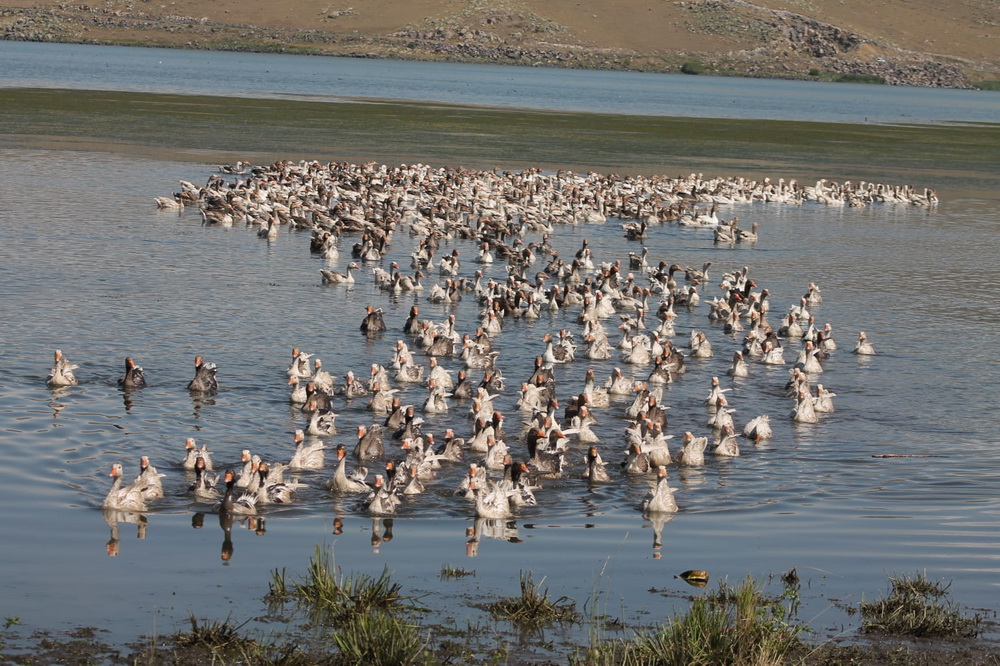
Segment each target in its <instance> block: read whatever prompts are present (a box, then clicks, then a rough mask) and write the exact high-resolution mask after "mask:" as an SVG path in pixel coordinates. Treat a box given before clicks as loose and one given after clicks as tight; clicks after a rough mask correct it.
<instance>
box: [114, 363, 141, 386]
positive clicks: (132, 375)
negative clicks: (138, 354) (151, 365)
mask: <svg viewBox="0 0 1000 666" xmlns="http://www.w3.org/2000/svg"><path fill="white" fill-rule="evenodd" d="M145 385H146V376H145V375H144V374H143V372H142V367H140V366H138V365H136V362H135V361H134V360H132V357H131V356H128V357H126V358H125V374H124V375H122V376H121V377H119V378H118V386H121V387H122V388H126V389H133V388H142V387H144V386H145Z"/></svg>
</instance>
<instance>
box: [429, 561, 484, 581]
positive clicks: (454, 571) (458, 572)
mask: <svg viewBox="0 0 1000 666" xmlns="http://www.w3.org/2000/svg"><path fill="white" fill-rule="evenodd" d="M475 575H476V572H475V571H470V570H469V569H462V568H459V567H453V566H452V565H450V564H442V565H441V571H440V572H439V573H438V577H439V578H442V579H446V580H454V579H456V578H464V577H466V576H475Z"/></svg>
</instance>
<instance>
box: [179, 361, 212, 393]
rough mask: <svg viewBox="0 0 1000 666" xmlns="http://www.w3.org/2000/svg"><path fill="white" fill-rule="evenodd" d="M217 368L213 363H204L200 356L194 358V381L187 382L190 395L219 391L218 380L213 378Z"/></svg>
mask: <svg viewBox="0 0 1000 666" xmlns="http://www.w3.org/2000/svg"><path fill="white" fill-rule="evenodd" d="M216 371H217V368H216V366H215V364H214V363H205V361H204V360H203V359H202V357H201V356H195V357H194V379H192V380H191V381H190V382H188V385H187V390H188V391H190V392H191V393H201V394H205V395H208V394H212V393H216V392H218V390H219V380H218V379H216V378H215V373H216Z"/></svg>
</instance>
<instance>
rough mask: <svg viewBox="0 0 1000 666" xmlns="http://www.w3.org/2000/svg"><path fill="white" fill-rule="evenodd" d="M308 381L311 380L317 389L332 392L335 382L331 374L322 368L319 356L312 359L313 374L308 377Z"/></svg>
mask: <svg viewBox="0 0 1000 666" xmlns="http://www.w3.org/2000/svg"><path fill="white" fill-rule="evenodd" d="M309 381H310V382H312V384H313V386H315V387H316V389H317V390H319V391H322V392H323V393H327V394H331V393H333V391H334V388H335V385H336V383H337V382H336V381H335V380H334V379H333V375H331V374H330V373H329V372H327V371H326V370H324V369H323V361H322V359H319V358H317V359H313V375H312V377H310V378H309ZM303 402H304V401H303Z"/></svg>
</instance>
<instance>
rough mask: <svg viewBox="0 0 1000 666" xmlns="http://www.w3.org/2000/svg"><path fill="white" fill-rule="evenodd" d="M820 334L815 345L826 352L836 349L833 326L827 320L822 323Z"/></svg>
mask: <svg viewBox="0 0 1000 666" xmlns="http://www.w3.org/2000/svg"><path fill="white" fill-rule="evenodd" d="M821 336H822V337H821V338H820V339H819V341H818V342H817V346H818V347H819V348H820V349H823V350H825V351H828V352H832V351H836V349H837V343H836V342H835V341H834V339H833V326H831V325H830V323H829V322H828V323H826V324H824V325H823V330H822V331H821Z"/></svg>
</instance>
